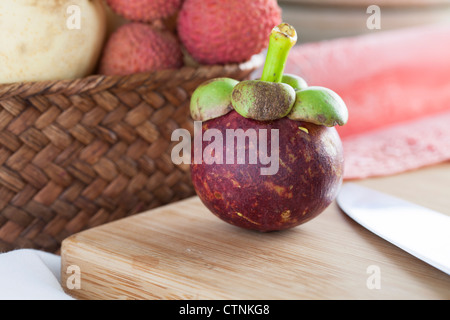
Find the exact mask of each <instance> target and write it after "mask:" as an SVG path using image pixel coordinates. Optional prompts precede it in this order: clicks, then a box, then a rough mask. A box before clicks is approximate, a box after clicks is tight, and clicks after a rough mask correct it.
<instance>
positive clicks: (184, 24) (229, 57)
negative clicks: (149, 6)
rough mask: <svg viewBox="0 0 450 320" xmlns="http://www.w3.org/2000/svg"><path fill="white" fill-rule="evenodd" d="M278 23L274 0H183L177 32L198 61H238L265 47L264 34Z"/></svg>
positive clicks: (213, 62) (215, 62)
mask: <svg viewBox="0 0 450 320" xmlns="http://www.w3.org/2000/svg"><path fill="white" fill-rule="evenodd" d="M279 23H281V8H280V7H279V6H278V3H277V1H276V0H227V1H223V0H185V1H184V3H183V5H182V7H181V9H180V11H179V13H178V23H177V32H178V36H179V38H180V40H181V42H182V44H183V45H184V47H185V48H186V50H187V52H188V53H189V54H190V55H191V56H192V57H193V58H194V59H195V60H196V61H198V62H199V63H201V64H228V63H241V62H245V61H247V60H249V59H250V58H251V57H252V56H253V55H255V54H258V53H260V52H261V51H262V50H263V49H264V48H266V47H267V45H268V38H269V37H268V35H269V34H270V32H271V31H272V28H273V27H274V26H276V25H278V24H279ZM237 39H239V41H237Z"/></svg>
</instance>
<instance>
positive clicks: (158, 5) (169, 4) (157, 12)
mask: <svg viewBox="0 0 450 320" xmlns="http://www.w3.org/2000/svg"><path fill="white" fill-rule="evenodd" d="M181 2H182V1H181V0H132V1H130V0H107V3H108V5H109V6H110V7H111V9H112V10H113V11H114V12H116V13H117V14H119V15H121V16H123V17H124V18H126V19H128V20H130V21H136V22H151V21H154V20H157V19H164V18H167V17H170V16H172V15H174V14H175V13H177V12H178V10H179V9H180V7H181Z"/></svg>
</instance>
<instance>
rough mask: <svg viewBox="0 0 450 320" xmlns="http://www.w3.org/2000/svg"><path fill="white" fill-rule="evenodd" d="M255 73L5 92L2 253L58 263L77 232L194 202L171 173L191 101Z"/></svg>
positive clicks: (164, 76) (177, 171)
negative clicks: (21, 251) (207, 85)
mask: <svg viewBox="0 0 450 320" xmlns="http://www.w3.org/2000/svg"><path fill="white" fill-rule="evenodd" d="M257 67H258V65H257V63H255V64H253V63H249V62H247V63H245V64H241V65H226V66H200V67H183V68H182V69H179V70H164V71H158V72H154V73H150V74H135V75H130V76H122V77H118V76H112V77H106V76H100V75H93V76H89V77H86V78H83V79H77V80H64V81H42V82H30V83H14V84H4V85H0V252H5V251H10V250H13V249H18V248H34V249H40V250H45V251H48V252H54V253H58V252H59V249H60V245H61V242H62V240H63V239H64V238H66V237H68V236H70V235H72V234H74V233H77V232H79V231H82V230H85V229H88V228H91V227H95V226H98V225H101V224H104V223H106V222H109V221H113V220H116V219H119V218H123V217H126V216H129V215H132V214H136V213H139V212H142V211H145V210H148V209H151V208H154V207H157V206H160V205H164V204H167V203H171V202H174V201H177V200H181V199H184V198H186V197H189V196H192V195H194V194H195V191H194V189H193V187H192V185H191V180H190V175H189V166H188V165H179V166H178V165H174V164H173V162H172V161H171V156H170V155H171V150H172V147H173V145H174V144H176V143H178V142H172V141H171V135H172V132H173V131H174V130H175V129H177V128H185V129H188V130H189V131H190V132H191V134H193V121H192V119H191V117H190V114H189V101H190V97H191V95H192V92H193V91H194V90H195V88H196V87H197V86H198V85H199V84H201V83H202V82H204V81H206V80H208V79H212V78H216V77H230V78H234V79H236V80H244V79H248V78H249V76H250V74H251V73H252V72H253V71H254V70H255V69H256V68H257Z"/></svg>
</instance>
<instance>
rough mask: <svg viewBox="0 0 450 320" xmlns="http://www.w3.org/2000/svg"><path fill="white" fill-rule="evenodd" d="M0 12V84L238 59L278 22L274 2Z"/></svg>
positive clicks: (94, 4)
mask: <svg viewBox="0 0 450 320" xmlns="http://www.w3.org/2000/svg"><path fill="white" fill-rule="evenodd" d="M0 13H2V16H3V17H4V18H3V19H6V20H5V21H4V22H5V24H4V25H7V26H8V27H7V28H2V30H0V65H2V70H1V72H0V83H11V82H20V81H40V80H63V79H76V78H81V77H85V76H87V75H91V74H104V75H128V74H133V73H140V72H153V71H158V70H164V69H176V68H181V67H183V66H185V65H194V66H196V65H199V64H208V65H210V64H222V65H224V64H232V63H241V62H245V61H247V60H249V59H250V58H251V57H252V56H253V55H255V54H258V53H260V52H261V51H262V50H263V49H265V48H266V46H267V45H268V41H267V39H268V37H267V35H268V34H269V33H270V31H271V29H272V28H273V27H274V26H275V25H277V24H279V23H280V22H281V9H280V7H279V6H278V4H277V1H276V0H228V1H222V0H134V1H128V0H93V1H90V0H77V1H72V2H70V3H68V2H64V1H57V0H45V1H36V2H33V3H32V4H31V3H30V2H29V1H26V0H19V1H13V0H2V1H1V2H0ZM3 66H7V67H3Z"/></svg>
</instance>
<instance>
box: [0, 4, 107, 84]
mask: <svg viewBox="0 0 450 320" xmlns="http://www.w3.org/2000/svg"><path fill="white" fill-rule="evenodd" d="M106 25H107V23H106V11H105V5H104V2H103V0H73V1H61V0H39V1H36V0H1V1H0V66H1V68H0V83H12V82H24V81H41V80H63V79H75V78H81V77H84V76H87V75H89V74H91V73H92V72H94V70H95V68H96V65H97V62H98V58H99V56H100V53H101V50H102V47H103V44H104V40H105V34H106Z"/></svg>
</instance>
